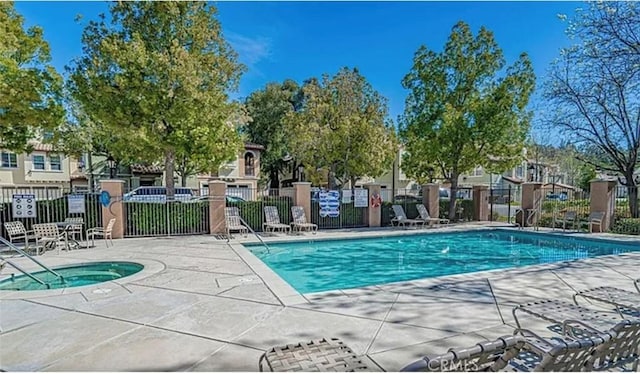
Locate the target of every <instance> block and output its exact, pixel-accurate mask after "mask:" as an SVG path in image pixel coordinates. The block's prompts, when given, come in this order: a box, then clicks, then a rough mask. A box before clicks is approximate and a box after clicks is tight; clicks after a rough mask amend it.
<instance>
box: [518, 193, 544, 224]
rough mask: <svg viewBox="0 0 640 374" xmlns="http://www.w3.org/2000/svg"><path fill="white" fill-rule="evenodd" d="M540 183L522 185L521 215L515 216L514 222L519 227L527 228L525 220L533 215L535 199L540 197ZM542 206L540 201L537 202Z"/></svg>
mask: <svg viewBox="0 0 640 374" xmlns="http://www.w3.org/2000/svg"><path fill="white" fill-rule="evenodd" d="M541 187H542V183H540V182H526V183H522V205H521V206H520V207H521V208H522V213H518V214H516V222H517V223H518V224H519V225H520V227H525V226H527V218H528V217H529V216H530V215H532V214H535V209H536V206H535V204H536V197H539V196H540V193H541V191H540V188H541ZM539 203H540V204H542V201H541V200H540V201H539Z"/></svg>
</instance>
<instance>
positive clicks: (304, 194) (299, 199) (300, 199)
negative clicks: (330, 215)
mask: <svg viewBox="0 0 640 374" xmlns="http://www.w3.org/2000/svg"><path fill="white" fill-rule="evenodd" d="M293 205H297V206H301V207H302V209H304V214H305V216H307V219H308V221H309V222H311V183H310V182H293Z"/></svg>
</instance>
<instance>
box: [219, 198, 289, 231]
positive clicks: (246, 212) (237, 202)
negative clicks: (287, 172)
mask: <svg viewBox="0 0 640 374" xmlns="http://www.w3.org/2000/svg"><path fill="white" fill-rule="evenodd" d="M242 190H246V191H247V192H245V194H246V195H247V196H251V197H252V198H253V200H246V199H243V198H238V197H237V196H233V195H230V194H232V193H233V190H231V191H229V189H227V195H226V197H225V199H226V206H227V207H237V208H238V210H239V211H240V217H241V219H242V220H243V221H244V222H245V223H246V226H247V227H249V228H250V229H251V230H253V231H254V232H262V231H263V224H264V222H265V218H264V207H265V206H275V207H276V209H277V211H278V217H279V218H280V222H281V223H284V224H289V223H290V222H292V221H293V219H292V216H291V206H293V197H292V196H293V194H292V192H293V189H291V188H281V189H268V190H262V189H256V188H242Z"/></svg>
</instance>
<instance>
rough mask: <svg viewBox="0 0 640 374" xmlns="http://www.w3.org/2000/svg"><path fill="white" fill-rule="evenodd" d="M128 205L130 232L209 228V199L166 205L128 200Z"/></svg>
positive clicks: (198, 231)
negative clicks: (207, 200)
mask: <svg viewBox="0 0 640 374" xmlns="http://www.w3.org/2000/svg"><path fill="white" fill-rule="evenodd" d="M125 207H126V215H127V229H126V234H127V235H134V236H153V235H164V234H202V233H206V232H208V230H209V224H208V222H209V202H206V201H200V202H192V203H183V202H179V201H173V202H168V203H163V204H156V203H141V202H128V203H126V204H125ZM167 213H169V220H168V221H167ZM167 224H168V225H169V226H167Z"/></svg>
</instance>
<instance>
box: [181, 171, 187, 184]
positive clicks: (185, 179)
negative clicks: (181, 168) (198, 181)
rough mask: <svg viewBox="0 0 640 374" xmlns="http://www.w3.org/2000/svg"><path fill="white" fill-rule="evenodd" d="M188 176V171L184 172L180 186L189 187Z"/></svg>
mask: <svg viewBox="0 0 640 374" xmlns="http://www.w3.org/2000/svg"><path fill="white" fill-rule="evenodd" d="M187 178H188V176H187V175H186V173H182V174H181V175H180V187H187Z"/></svg>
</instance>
